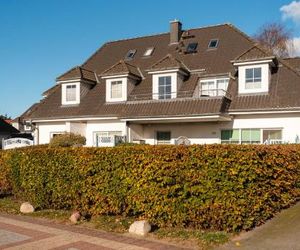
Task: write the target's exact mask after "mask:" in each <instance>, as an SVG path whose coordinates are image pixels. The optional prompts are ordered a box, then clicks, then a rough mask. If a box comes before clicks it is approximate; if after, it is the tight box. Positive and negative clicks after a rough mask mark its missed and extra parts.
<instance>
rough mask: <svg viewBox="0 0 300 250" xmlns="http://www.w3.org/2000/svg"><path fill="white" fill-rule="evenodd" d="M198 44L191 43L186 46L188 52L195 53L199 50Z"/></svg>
mask: <svg viewBox="0 0 300 250" xmlns="http://www.w3.org/2000/svg"><path fill="white" fill-rule="evenodd" d="M197 46H198V43H189V45H188V46H187V48H186V53H195V52H197V50H196V49H197Z"/></svg>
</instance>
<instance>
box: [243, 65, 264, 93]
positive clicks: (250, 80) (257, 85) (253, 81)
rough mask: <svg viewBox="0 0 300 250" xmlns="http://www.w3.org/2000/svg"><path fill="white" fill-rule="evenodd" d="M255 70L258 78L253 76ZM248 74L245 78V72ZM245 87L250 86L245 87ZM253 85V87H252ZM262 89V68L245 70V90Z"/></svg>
mask: <svg viewBox="0 0 300 250" xmlns="http://www.w3.org/2000/svg"><path fill="white" fill-rule="evenodd" d="M255 70H259V73H260V76H259V77H256V76H255ZM249 71H251V72H250V74H251V76H250V77H248V76H247V72H249ZM247 85H250V86H248V87H247ZM252 85H253V86H252ZM261 87H262V68H261V67H252V68H250V67H249V68H246V69H245V89H261Z"/></svg>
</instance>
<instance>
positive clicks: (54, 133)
mask: <svg viewBox="0 0 300 250" xmlns="http://www.w3.org/2000/svg"><path fill="white" fill-rule="evenodd" d="M63 134H64V132H51V133H50V139H52V138H54V137H56V136H59V135H63Z"/></svg>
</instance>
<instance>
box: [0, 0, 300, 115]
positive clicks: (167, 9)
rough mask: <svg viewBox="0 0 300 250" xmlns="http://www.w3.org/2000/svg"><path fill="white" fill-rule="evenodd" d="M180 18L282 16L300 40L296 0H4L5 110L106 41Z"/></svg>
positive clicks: (201, 21)
mask: <svg viewBox="0 0 300 250" xmlns="http://www.w3.org/2000/svg"><path fill="white" fill-rule="evenodd" d="M282 6H285V7H282ZM175 18H176V19H179V20H180V21H181V22H182V23H183V28H195V27H201V26H206V25H213V24H219V23H225V22H230V23H232V24H234V25H236V26H237V27H238V28H240V29H241V30H242V31H244V32H246V33H247V34H249V35H253V34H254V33H255V32H256V31H257V30H258V28H259V27H260V26H261V25H263V24H265V23H268V22H273V21H281V22H283V23H284V24H286V25H287V26H288V27H289V28H290V29H292V30H293V31H294V33H293V35H294V37H295V41H298V40H299V41H298V42H299V45H300V29H299V24H300V2H296V1H294V2H292V1H284V0H265V1H262V0H252V1H238V0H226V1H221V0H216V1H197V0H190V1H182V0H180V1H177V0H158V1H157V0H151V1H142V0H140V1H137V0H127V1H116V0H109V1H101V0H48V1H46V0H26V1H23V0H0V75H1V78H0V114H8V115H10V116H12V117H16V116H18V115H20V114H21V113H22V112H24V111H25V110H26V109H27V108H28V107H29V106H31V105H32V104H33V103H34V102H38V101H39V100H40V99H41V93H42V92H43V91H45V90H46V89H48V88H50V87H51V86H53V85H54V84H55V78H56V77H57V76H58V75H60V74H62V73H63V72H65V71H66V70H68V69H70V68H71V67H73V66H75V65H79V64H81V63H83V62H84V61H85V60H86V59H87V58H88V57H89V56H90V55H91V54H92V53H93V52H95V50H96V49H98V48H99V47H100V46H101V45H102V44H103V43H104V42H106V41H110V40H117V39H123V38H130V37H135V36H142V35H147V34H155V33H160V32H167V31H168V30H169V21H170V20H174V19H175ZM297 39H298V40H297ZM299 48H300V46H299ZM299 51H300V50H299Z"/></svg>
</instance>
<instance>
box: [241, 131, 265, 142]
mask: <svg viewBox="0 0 300 250" xmlns="http://www.w3.org/2000/svg"><path fill="white" fill-rule="evenodd" d="M241 143H242V144H259V143H261V136H260V129H252V128H249V129H242V130H241Z"/></svg>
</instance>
